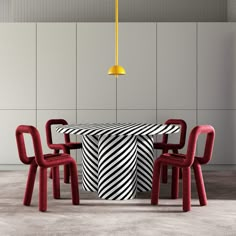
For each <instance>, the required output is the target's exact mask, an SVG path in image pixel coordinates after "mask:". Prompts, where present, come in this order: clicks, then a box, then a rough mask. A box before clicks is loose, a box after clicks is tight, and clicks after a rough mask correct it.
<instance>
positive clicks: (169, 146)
mask: <svg viewBox="0 0 236 236" xmlns="http://www.w3.org/2000/svg"><path fill="white" fill-rule="evenodd" d="M165 124H167V125H169V124H176V125H179V126H180V136H179V142H178V143H169V142H168V134H163V137H162V142H160V143H159V142H158V143H154V149H159V150H162V154H163V153H166V152H169V151H170V150H172V152H173V153H176V154H177V153H178V150H180V149H182V148H183V147H184V145H185V140H186V132H187V124H186V122H185V121H184V120H181V119H169V120H167V121H166V122H165ZM172 172H173V170H172ZM161 174H162V183H167V179H168V168H167V165H163V166H162V172H161ZM180 174H182V172H180ZM180 177H182V176H180Z"/></svg>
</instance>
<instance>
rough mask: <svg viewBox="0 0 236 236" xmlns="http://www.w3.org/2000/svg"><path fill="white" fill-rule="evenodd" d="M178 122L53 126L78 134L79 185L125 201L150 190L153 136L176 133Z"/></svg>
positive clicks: (178, 128)
mask: <svg viewBox="0 0 236 236" xmlns="http://www.w3.org/2000/svg"><path fill="white" fill-rule="evenodd" d="M179 130H180V127H179V126H178V125H166V124H144V123H115V124H76V125H64V126H59V127H57V128H56V131H57V132H59V133H67V134H76V135H82V186H83V189H84V190H86V191H92V192H98V196H99V197H100V198H102V199H109V200H126V199H132V198H134V197H135V195H136V192H137V191H139V192H145V191H150V190H151V188H152V172H153V152H154V151H153V137H154V135H156V134H164V133H166V134H171V133H177V132H179Z"/></svg>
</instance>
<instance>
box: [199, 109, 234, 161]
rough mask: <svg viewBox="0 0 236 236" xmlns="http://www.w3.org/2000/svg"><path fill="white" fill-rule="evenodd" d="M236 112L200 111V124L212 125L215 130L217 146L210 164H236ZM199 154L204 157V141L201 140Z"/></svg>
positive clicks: (215, 145)
mask: <svg viewBox="0 0 236 236" xmlns="http://www.w3.org/2000/svg"><path fill="white" fill-rule="evenodd" d="M235 116H236V111H235V110H228V111H227V110H200V111H198V123H199V124H210V125H212V126H213V127H214V128H215V131H216V136H215V144H214V149H213V156H212V160H211V162H210V164H222V165H235V164H236V147H235V143H236V136H235V133H236V119H235ZM198 154H199V155H203V139H200V140H199V146H198Z"/></svg>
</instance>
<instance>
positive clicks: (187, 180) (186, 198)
mask: <svg viewBox="0 0 236 236" xmlns="http://www.w3.org/2000/svg"><path fill="white" fill-rule="evenodd" d="M190 210H191V169H190V167H185V168H183V211H185V212H186V211H190Z"/></svg>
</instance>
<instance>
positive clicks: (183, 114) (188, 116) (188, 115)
mask: <svg viewBox="0 0 236 236" xmlns="http://www.w3.org/2000/svg"><path fill="white" fill-rule="evenodd" d="M168 119H183V120H184V121H185V122H186V124H187V135H186V142H185V147H184V148H183V149H182V150H181V152H183V153H185V152H186V150H187V145H188V138H189V133H190V132H191V130H192V129H193V128H194V127H195V126H196V122H197V121H196V110H157V123H165V121H166V120H168ZM179 134H180V133H176V134H170V135H169V141H170V142H173V143H177V142H178V141H179ZM161 138H162V137H161V135H157V140H158V141H161Z"/></svg>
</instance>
